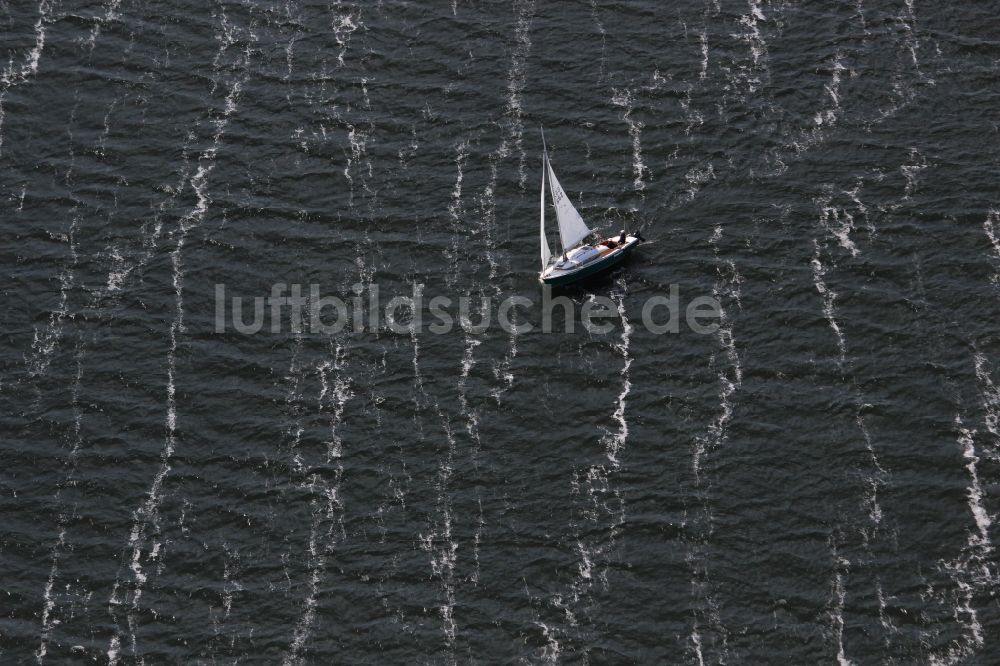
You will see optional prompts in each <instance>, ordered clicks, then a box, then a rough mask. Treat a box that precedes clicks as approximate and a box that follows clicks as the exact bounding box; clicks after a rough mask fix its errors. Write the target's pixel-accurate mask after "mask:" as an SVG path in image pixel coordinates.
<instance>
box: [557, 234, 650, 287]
mask: <svg viewBox="0 0 1000 666" xmlns="http://www.w3.org/2000/svg"><path fill="white" fill-rule="evenodd" d="M636 245H638V243H637V242H636V243H631V244H630V245H628V246H626V247H623V248H621V249H620V250H619V251H617V252H613V253H611V254H609V255H607V256H606V257H601V258H600V259H597V260H596V261H593V262H591V263H589V264H587V265H586V266H581V267H580V268H578V269H576V270H575V271H572V272H567V273H563V274H561V275H556V276H549V277H541V278H539V279H540V280H541V282H542V284H547V285H549V286H552V287H561V286H563V285H567V284H571V283H573V282H576V281H578V280H582V279H584V278H588V277H590V276H592V275H596V274H598V273H601V272H603V271H606V270H608V269H609V268H614V267H615V266H617V265H618V264H620V263H621V262H622V261H624V260H625V257H627V256H628V255H629V254H630V253H631V252H632V250H634V249H635V246H636Z"/></svg>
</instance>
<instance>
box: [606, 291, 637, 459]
mask: <svg viewBox="0 0 1000 666" xmlns="http://www.w3.org/2000/svg"><path fill="white" fill-rule="evenodd" d="M622 286H624V285H622ZM615 307H616V308H617V309H618V316H619V317H620V318H621V321H622V334H621V338H620V339H619V342H618V344H617V345H615V349H616V351H617V352H618V353H619V354H621V356H622V359H623V363H622V369H621V371H620V373H619V375H620V376H621V382H622V388H621V391H620V392H619V393H618V400H617V401H616V403H615V411H614V413H613V414H612V416H611V418H612V419H613V420H614V421H615V423H617V424H618V432H615V433H611V432H609V433H608V434H607V436H605V437H604V448H605V451H606V453H607V456H608V461H609V462H610V463H611V466H612V468H613V469H617V468H618V466H619V461H618V455H619V453H621V450H622V448H624V446H625V442H626V441H627V440H628V420H626V418H625V404H626V403H625V401H626V399H627V398H628V394H629V391H631V390H632V381H631V380H630V379H629V369H630V368H631V367H632V355H631V354H630V353H629V341H630V340H631V337H632V324H630V323H629V321H628V317H627V315H626V313H625V297H624V294H617V297H616V298H615Z"/></svg>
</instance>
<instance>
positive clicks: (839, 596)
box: [829, 537, 854, 666]
mask: <svg viewBox="0 0 1000 666" xmlns="http://www.w3.org/2000/svg"><path fill="white" fill-rule="evenodd" d="M830 550H831V552H832V555H833V562H834V569H833V582H832V583H831V597H832V599H831V603H832V608H831V609H830V611H829V615H830V623H831V625H832V631H833V637H834V641H835V642H836V645H837V665H838V666H852V664H853V663H854V662H852V661H851V660H850V659H848V658H847V655H846V653H845V651H844V600H845V599H846V596H847V590H846V589H845V587H844V574H845V573H847V571H848V570H849V569H850V566H851V563H850V561H848V560H847V559H846V558H843V557H840V556H839V555H838V554H837V547H836V545H835V544H834V543H833V538H832V537H831V539H830Z"/></svg>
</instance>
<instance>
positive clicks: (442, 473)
mask: <svg viewBox="0 0 1000 666" xmlns="http://www.w3.org/2000/svg"><path fill="white" fill-rule="evenodd" d="M438 416H439V417H440V418H441V421H442V425H443V428H444V434H445V440H446V442H447V452H446V454H445V458H444V460H443V461H442V463H441V465H440V467H439V468H438V478H437V489H438V497H437V505H438V518H437V520H436V524H435V525H434V526H433V527H432V528H431V530H430V531H429V532H427V533H426V534H421V535H420V545H421V549H422V550H424V551H425V552H427V553H428V554H429V556H430V565H431V574H432V575H433V576H434V577H435V578H437V579H438V580H439V581H440V582H441V605H440V606H439V607H438V610H439V612H440V614H441V630H442V632H443V634H444V639H445V647H446V648H447V650H448V661H449V663H452V664H453V663H455V655H454V652H453V651H454V647H455V637H456V633H457V625H456V623H455V566H456V564H457V562H458V542H457V541H455V539H454V538H453V537H452V525H451V523H452V518H451V489H450V487H449V486H450V484H451V477H452V474H453V473H454V465H455V451H456V443H455V438H454V436H453V434H452V431H451V425H450V424H449V423H448V420H447V418H446V417H445V415H444V414H443V413H442V412H440V411H439V412H438Z"/></svg>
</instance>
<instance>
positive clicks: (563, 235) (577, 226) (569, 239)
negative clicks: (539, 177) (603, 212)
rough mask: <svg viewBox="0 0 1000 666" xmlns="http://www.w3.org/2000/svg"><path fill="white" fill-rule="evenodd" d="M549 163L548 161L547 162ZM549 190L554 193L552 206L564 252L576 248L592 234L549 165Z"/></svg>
mask: <svg viewBox="0 0 1000 666" xmlns="http://www.w3.org/2000/svg"><path fill="white" fill-rule="evenodd" d="M546 161H547V160H546ZM548 167H549V189H550V190H551V191H552V205H553V206H555V207H556V217H557V218H559V238H560V239H561V240H562V247H563V252H566V251H567V250H569V249H570V248H572V247H574V246H575V245H576V244H577V243H579V242H580V241H582V240H583V239H584V238H586V237H587V236H588V235H589V234H590V229H588V228H587V225H586V223H585V222H584V221H583V218H582V217H580V213H578V212H577V210H576V208H574V207H573V202H572V201H570V200H569V197H568V196H566V192H565V191H564V190H563V188H562V185H560V184H559V179H558V178H556V172H555V171H553V170H552V164H551V163H549V165H548Z"/></svg>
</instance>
